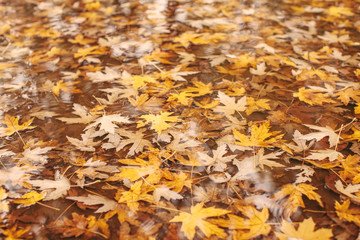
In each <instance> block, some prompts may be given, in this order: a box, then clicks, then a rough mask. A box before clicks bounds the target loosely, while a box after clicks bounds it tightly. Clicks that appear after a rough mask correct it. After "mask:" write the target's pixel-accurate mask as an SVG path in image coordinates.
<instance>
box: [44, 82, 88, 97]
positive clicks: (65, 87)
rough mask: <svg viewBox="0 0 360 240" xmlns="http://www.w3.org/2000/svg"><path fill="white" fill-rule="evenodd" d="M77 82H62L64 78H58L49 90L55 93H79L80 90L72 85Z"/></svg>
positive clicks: (57, 94)
mask: <svg viewBox="0 0 360 240" xmlns="http://www.w3.org/2000/svg"><path fill="white" fill-rule="evenodd" d="M76 83H78V82H71V81H68V82H64V80H60V81H58V82H57V83H56V85H54V86H53V87H52V89H51V91H52V92H53V93H54V94H55V95H56V96H59V95H60V91H63V92H67V93H81V92H82V91H81V90H80V89H77V88H76V87H74V84H76Z"/></svg>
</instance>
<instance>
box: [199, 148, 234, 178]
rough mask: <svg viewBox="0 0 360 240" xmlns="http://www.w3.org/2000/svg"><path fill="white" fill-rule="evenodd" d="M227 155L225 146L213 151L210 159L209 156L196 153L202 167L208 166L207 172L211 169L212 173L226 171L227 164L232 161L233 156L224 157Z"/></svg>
mask: <svg viewBox="0 0 360 240" xmlns="http://www.w3.org/2000/svg"><path fill="white" fill-rule="evenodd" d="M226 153H227V150H226V144H223V145H221V146H219V147H218V148H217V149H216V150H213V152H212V155H213V156H212V157H210V156H209V155H207V154H205V153H202V152H198V155H199V157H200V159H201V162H202V164H203V165H204V166H208V170H209V171H210V168H211V167H213V169H212V171H218V172H222V171H224V170H225V169H226V167H227V165H226V163H227V162H230V161H232V160H233V159H234V157H235V155H229V156H224V155H225V154H226Z"/></svg>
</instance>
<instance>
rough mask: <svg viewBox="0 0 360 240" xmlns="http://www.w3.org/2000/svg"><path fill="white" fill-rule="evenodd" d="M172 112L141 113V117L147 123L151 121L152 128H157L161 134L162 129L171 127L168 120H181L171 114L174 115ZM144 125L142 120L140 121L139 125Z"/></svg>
mask: <svg viewBox="0 0 360 240" xmlns="http://www.w3.org/2000/svg"><path fill="white" fill-rule="evenodd" d="M172 114H173V113H172V112H160V114H158V115H154V114H147V115H141V116H140V118H143V119H145V124H149V123H151V127H150V129H153V130H155V131H156V132H157V133H158V134H159V135H160V134H161V132H162V131H164V130H166V129H168V128H169V127H171V125H170V124H168V123H167V122H179V121H180V119H178V117H177V116H170V115H172ZM139 126H142V123H141V122H138V126H137V127H139Z"/></svg>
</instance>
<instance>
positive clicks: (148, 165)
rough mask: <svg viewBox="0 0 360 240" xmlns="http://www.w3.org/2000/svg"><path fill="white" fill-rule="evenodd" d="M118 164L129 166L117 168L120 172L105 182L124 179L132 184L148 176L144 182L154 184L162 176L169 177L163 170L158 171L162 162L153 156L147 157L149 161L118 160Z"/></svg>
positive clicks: (138, 159)
mask: <svg viewBox="0 0 360 240" xmlns="http://www.w3.org/2000/svg"><path fill="white" fill-rule="evenodd" d="M119 162H120V163H122V164H126V165H130V166H125V167H122V168H119V169H120V170H121V172H120V173H117V174H114V175H113V176H112V177H110V178H108V179H107V181H118V180H119V179H121V180H122V179H124V178H126V179H129V180H130V181H132V182H133V181H136V180H138V179H140V178H143V177H145V176H148V177H147V178H146V179H145V180H146V181H147V182H148V183H152V184H154V183H158V182H159V181H160V179H161V178H162V177H163V176H167V175H169V174H168V172H167V171H166V170H165V169H160V165H161V164H162V161H161V159H160V158H159V156H156V155H154V154H150V155H149V161H145V160H143V159H141V158H136V159H123V160H119ZM131 165H132V166H131ZM135 166H139V167H135Z"/></svg>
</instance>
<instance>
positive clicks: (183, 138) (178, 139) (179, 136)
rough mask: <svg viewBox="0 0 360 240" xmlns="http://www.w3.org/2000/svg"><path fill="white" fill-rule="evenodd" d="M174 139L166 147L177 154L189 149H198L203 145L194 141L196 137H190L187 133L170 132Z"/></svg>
mask: <svg viewBox="0 0 360 240" xmlns="http://www.w3.org/2000/svg"><path fill="white" fill-rule="evenodd" d="M170 133H171V135H172V136H173V137H174V139H173V140H172V141H171V143H170V144H168V145H166V147H167V149H169V150H173V151H175V152H179V153H183V152H186V151H188V150H189V149H192V148H196V147H198V146H199V145H201V142H200V141H197V140H195V139H194V137H192V136H189V134H187V133H179V132H175V131H171V132H170ZM160 137H161V136H160Z"/></svg>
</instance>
